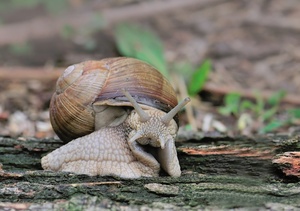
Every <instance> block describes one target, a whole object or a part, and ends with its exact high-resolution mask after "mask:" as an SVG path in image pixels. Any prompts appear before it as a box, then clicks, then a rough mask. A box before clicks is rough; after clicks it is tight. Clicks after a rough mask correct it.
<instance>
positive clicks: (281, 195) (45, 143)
mask: <svg viewBox="0 0 300 211" xmlns="http://www.w3.org/2000/svg"><path fill="white" fill-rule="evenodd" d="M187 137H189V138H188V139H189V140H190V141H180V142H178V144H177V145H178V153H179V155H178V156H179V160H180V164H181V168H182V170H183V175H182V176H181V177H180V178H171V177H168V176H165V174H164V173H163V172H162V173H161V177H158V178H141V179H132V180H124V179H120V178H117V177H99V176H95V177H90V176H87V175H75V174H72V173H54V172H49V171H43V170H42V168H41V164H40V158H41V157H42V156H43V155H45V154H46V153H48V152H50V151H52V150H54V149H56V148H58V147H59V146H61V145H62V142H60V141H59V140H55V139H33V138H26V139H25V138H18V139H13V138H7V137H0V153H1V155H0V163H1V164H2V169H1V168H0V201H1V203H0V209H1V208H5V209H8V210H10V209H11V210H13V209H15V210H16V209H17V210H40V209H60V210H67V209H68V210H69V209H72V210H73V209H74V210H86V209H91V210H92V209H99V208H104V209H109V210H111V209H115V210H120V209H123V210H131V209H134V210H139V209H143V208H144V209H146V208H147V209H148V208H149V209H150V210H151V209H173V210H197V209H207V208H211V209H217V208H218V209H223V210H225V209H230V208H244V209H250V208H253V209H256V208H261V209H263V210H279V209H291V210H292V209H300V182H299V177H297V174H296V175H295V176H294V175H289V176H286V175H285V174H284V173H283V172H282V171H281V169H283V168H281V167H282V166H281V165H280V163H278V162H276V163H275V164H272V160H273V159H274V157H275V158H276V159H277V158H278V156H280V154H283V153H284V152H290V151H300V139H299V137H287V136H272V137H256V138H251V139H250V138H247V137H239V138H230V137H218V138H209V137H206V138H201V139H199V138H195V139H193V138H192V139H191V136H180V137H179V139H180V140H185V139H186V138H187ZM193 137H197V135H194V136H193ZM283 165H285V167H287V166H289V165H287V164H286V163H285V164H283ZM278 167H279V168H278ZM290 167H292V165H291V166H290Z"/></svg>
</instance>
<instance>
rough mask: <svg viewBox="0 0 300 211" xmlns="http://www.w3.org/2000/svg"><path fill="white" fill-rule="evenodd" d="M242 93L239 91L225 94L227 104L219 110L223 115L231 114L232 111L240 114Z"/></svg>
mask: <svg viewBox="0 0 300 211" xmlns="http://www.w3.org/2000/svg"><path fill="white" fill-rule="evenodd" d="M240 100H241V95H240V94H239V93H229V94H227V95H226V96H225V99H224V103H225V106H223V107H221V108H219V110H218V111H219V112H220V113H221V114H223V115H230V114H231V113H233V114H235V115H238V113H239V106H240Z"/></svg>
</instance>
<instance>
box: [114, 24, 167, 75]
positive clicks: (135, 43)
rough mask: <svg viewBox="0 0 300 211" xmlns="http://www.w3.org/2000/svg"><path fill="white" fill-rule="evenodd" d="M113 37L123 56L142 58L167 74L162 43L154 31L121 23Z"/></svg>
mask: <svg viewBox="0 0 300 211" xmlns="http://www.w3.org/2000/svg"><path fill="white" fill-rule="evenodd" d="M115 37H116V42H117V48H118V50H119V52H120V53H121V54H122V55H123V56H127V57H134V58H137V59H140V60H143V61H145V62H147V63H149V64H151V65H153V66H154V67H156V68H157V69H158V70H159V71H160V72H161V73H162V74H163V75H164V76H166V77H168V76H169V74H168V71H167V65H166V61H165V57H164V49H163V46H162V43H161V41H160V39H159V38H158V37H157V36H156V35H155V34H154V33H152V32H151V31H149V30H145V29H142V28H141V27H139V26H137V25H132V24H121V25H118V26H117V28H116V30H115Z"/></svg>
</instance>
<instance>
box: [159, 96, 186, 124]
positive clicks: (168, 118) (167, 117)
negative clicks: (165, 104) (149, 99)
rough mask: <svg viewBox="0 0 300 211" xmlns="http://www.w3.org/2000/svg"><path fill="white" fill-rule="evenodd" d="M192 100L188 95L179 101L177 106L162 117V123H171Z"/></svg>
mask: <svg viewBox="0 0 300 211" xmlns="http://www.w3.org/2000/svg"><path fill="white" fill-rule="evenodd" d="M190 101H191V99H190V98H189V97H186V98H185V99H184V100H183V101H181V102H180V103H178V105H177V106H175V107H174V108H173V109H172V110H171V111H169V113H167V114H166V115H165V116H163V117H162V118H161V121H162V123H164V124H166V125H167V124H169V122H170V121H171V120H172V119H173V117H174V116H175V115H176V114H177V113H178V112H179V111H180V110H181V109H182V108H183V107H184V106H185V105H186V104H187V103H188V102H190Z"/></svg>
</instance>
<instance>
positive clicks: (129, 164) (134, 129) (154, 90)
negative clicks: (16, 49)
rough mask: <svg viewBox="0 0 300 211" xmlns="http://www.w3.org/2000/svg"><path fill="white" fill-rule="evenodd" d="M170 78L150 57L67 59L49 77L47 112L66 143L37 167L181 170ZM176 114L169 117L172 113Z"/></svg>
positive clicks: (127, 174)
mask: <svg viewBox="0 0 300 211" xmlns="http://www.w3.org/2000/svg"><path fill="white" fill-rule="evenodd" d="M189 101H190V100H189V98H186V99H184V100H183V101H182V102H181V103H179V104H178V102H177V98H176V93H175V91H174V89H173V88H172V86H171V85H170V83H169V82H168V81H167V80H166V79H165V78H164V77H163V76H162V74H161V73H160V72H159V71H157V70H156V69H155V68H154V67H152V66H151V65H149V64H147V63H145V62H142V61H140V60H137V59H133V58H126V57H117V58H107V59H102V60H100V61H86V62H82V63H79V64H75V65H72V66H69V67H68V68H67V69H66V70H65V71H64V72H63V73H62V75H61V76H60V78H59V79H58V80H57V84H56V92H55V93H54V94H53V96H52V98H51V102H50V108H49V111H50V120H51V124H52V127H53V129H54V131H55V133H56V134H57V135H58V137H59V138H60V139H61V140H62V141H64V142H65V143H66V144H65V145H63V146H61V147H60V148H58V149H56V150H54V151H52V152H50V153H49V154H48V155H46V156H44V157H43V158H42V160H41V164H42V167H43V169H45V170H51V171H67V172H74V173H77V174H87V175H91V176H94V175H102V176H104V175H116V176H119V177H122V178H138V177H153V176H159V172H160V170H161V169H163V170H164V171H165V172H166V173H167V174H169V175H170V176H172V177H179V176H180V175H181V170H180V165H179V161H178V157H177V152H176V147H175V140H174V139H175V137H176V134H177V131H178V125H177V122H176V121H175V120H174V118H175V117H176V116H177V113H178V112H179V111H180V110H181V108H183V107H184V106H185V104H187V103H188V102H189ZM175 119H176V118H175Z"/></svg>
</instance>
